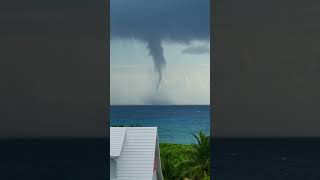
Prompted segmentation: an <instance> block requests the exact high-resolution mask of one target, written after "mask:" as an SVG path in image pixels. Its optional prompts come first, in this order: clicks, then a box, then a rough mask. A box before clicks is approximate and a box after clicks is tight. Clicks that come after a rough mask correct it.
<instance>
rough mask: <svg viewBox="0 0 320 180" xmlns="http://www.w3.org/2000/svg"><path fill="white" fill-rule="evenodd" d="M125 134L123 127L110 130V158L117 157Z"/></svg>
mask: <svg viewBox="0 0 320 180" xmlns="http://www.w3.org/2000/svg"><path fill="white" fill-rule="evenodd" d="M125 134H126V128H125V127H119V128H110V136H111V137H112V138H110V157H111V158H114V157H119V156H120V152H121V149H122V146H123V141H124V137H125Z"/></svg>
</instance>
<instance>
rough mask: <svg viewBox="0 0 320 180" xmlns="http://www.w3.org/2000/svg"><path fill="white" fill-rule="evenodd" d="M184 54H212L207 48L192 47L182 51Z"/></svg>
mask: <svg viewBox="0 0 320 180" xmlns="http://www.w3.org/2000/svg"><path fill="white" fill-rule="evenodd" d="M182 53H184V54H205V53H210V49H209V47H207V46H204V45H203V46H191V47H188V48H186V49H184V50H183V51H182Z"/></svg>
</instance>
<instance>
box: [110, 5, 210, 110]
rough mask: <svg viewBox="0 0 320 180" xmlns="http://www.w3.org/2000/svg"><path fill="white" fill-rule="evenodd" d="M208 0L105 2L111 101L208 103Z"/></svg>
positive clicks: (113, 102)
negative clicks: (108, 35) (108, 19)
mask: <svg viewBox="0 0 320 180" xmlns="http://www.w3.org/2000/svg"><path fill="white" fill-rule="evenodd" d="M209 3H210V2H209V0H200V1H199V0H186V1H183V3H182V1H179V0H173V1H168V0H164V1H158V0H137V1H134V2H132V1H130V0H111V3H110V5H111V8H110V9H111V13H110V16H111V24H110V26H111V42H110V46H111V47H110V54H111V55H110V90H111V97H110V98H111V104H117V105H119V104H121V105H125V104H139V105H141V104H209V103H210V52H209V51H210V43H209V37H210V26H209V25H210V21H209V19H210V7H209ZM142 12H143V14H141V13H142ZM154 42H159V43H154ZM152 48H153V49H152ZM161 50H162V51H161ZM152 53H153V54H152ZM155 65H158V67H157V66H156V67H155ZM157 68H158V69H157ZM159 71H161V72H159ZM159 73H161V76H162V79H161V83H160V85H159V88H157V83H158V78H159Z"/></svg>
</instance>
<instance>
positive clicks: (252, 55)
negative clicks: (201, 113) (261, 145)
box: [213, 0, 320, 137]
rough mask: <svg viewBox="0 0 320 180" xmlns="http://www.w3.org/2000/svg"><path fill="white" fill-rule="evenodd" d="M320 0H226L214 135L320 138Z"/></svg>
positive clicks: (220, 13)
mask: <svg viewBox="0 0 320 180" xmlns="http://www.w3.org/2000/svg"><path fill="white" fill-rule="evenodd" d="M314 9H320V3H319V1H303V2H302V1H300V2H296V1H289V0H285V1H276V0H271V1H255V0H244V1H238V0H226V1H219V2H218V3H217V6H216V8H215V10H216V12H217V14H216V19H217V22H216V27H215V29H214V30H215V44H214V47H215V52H214V54H213V58H214V59H215V61H214V64H213V67H214V70H213V76H214V88H213V93H214V102H213V103H214V105H215V106H216V111H215V112H216V115H215V119H214V125H213V127H214V129H213V131H214V132H213V134H215V135H216V136H219V137H230V136H233V137H243V136H246V137H261V136H262V137H272V136H275V137H277V136H281V137H287V136H290V137H293V136H296V137H303V136H320V121H319V119H320V114H319V106H320V93H319V92H320V84H319V77H320V61H319V59H320V53H319V49H320V35H319V31H320V23H319V18H320V13H319V11H314Z"/></svg>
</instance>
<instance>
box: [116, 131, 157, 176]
mask: <svg viewBox="0 0 320 180" xmlns="http://www.w3.org/2000/svg"><path fill="white" fill-rule="evenodd" d="M119 128H120V127H111V128H110V132H111V133H110V140H111V142H112V141H115V140H116V139H121V138H119V136H118V135H119V133H116V132H119V131H121V132H124V133H125V135H124V141H123V145H122V148H121V151H120V156H119V157H118V158H117V172H116V174H117V180H133V179H137V180H138V179H139V180H151V179H152V176H153V166H154V158H155V148H156V142H157V141H156V140H157V128H156V127H126V128H125V131H124V130H123V128H121V129H119ZM115 144H116V143H115ZM118 144H121V143H118ZM110 148H111V150H110V152H114V154H117V153H115V152H117V151H118V149H119V148H118V146H115V145H114V146H113V145H111V146H110ZM113 148H117V150H114V149H113ZM110 156H111V154H110Z"/></svg>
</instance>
